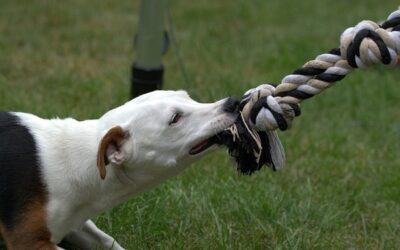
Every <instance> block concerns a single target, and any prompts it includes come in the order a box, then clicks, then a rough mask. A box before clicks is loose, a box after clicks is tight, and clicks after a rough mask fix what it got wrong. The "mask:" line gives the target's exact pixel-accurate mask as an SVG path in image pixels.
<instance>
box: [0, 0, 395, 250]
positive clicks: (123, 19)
mask: <svg viewBox="0 0 400 250" xmlns="http://www.w3.org/2000/svg"><path fill="white" fill-rule="evenodd" d="M137 2H138V1H111V0H101V1H100V0H98V1H80V0H71V1H68V2H60V1H50V0H38V1H11V0H0V109H1V110H17V111H25V112H31V113H35V114H37V115H40V116H44V117H55V116H59V117H66V116H73V117H75V118H77V119H88V118H95V117H99V116H100V115H101V114H102V113H104V112H105V111H107V110H108V109H110V108H112V107H115V106H118V105H120V104H121V103H123V102H124V101H126V100H127V99H128V97H129V73H130V65H131V63H132V60H133V58H134V54H135V52H134V51H133V49H132V37H133V33H134V30H135V29H136V25H137V21H138V20H137V19H138V16H137V14H138V13H137V11H138V4H137ZM397 5H398V1H394V0H386V1H384V2H383V1H372V0H354V1H344V0H338V1H316V0H308V1H296V2H294V1H289V0H269V1H261V0H253V1H249V0H239V1H228V0H220V1H212V0H208V1H185V0H171V1H170V8H171V14H172V16H173V19H174V23H175V26H176V27H175V30H176V39H177V41H178V43H179V46H180V49H181V53H182V55H183V57H184V60H185V62H186V65H187V68H188V72H189V74H190V76H191V79H192V81H193V82H192V85H191V86H190V88H191V89H192V91H191V94H192V95H193V96H195V97H197V99H199V100H201V101H214V100H216V99H219V98H222V97H225V96H228V95H236V96H240V95H241V94H242V93H244V91H246V90H247V89H249V88H250V87H254V86H256V85H258V84H259V83H262V82H279V80H280V79H281V78H282V77H283V76H284V75H286V74H288V73H290V72H292V71H293V70H294V69H295V68H297V67H299V66H301V65H302V64H303V63H304V62H305V61H306V60H309V59H311V58H314V57H315V56H316V55H317V54H319V53H321V52H326V51H328V50H330V49H331V48H333V47H336V46H338V39H339V36H340V34H341V32H342V31H343V30H344V29H345V28H347V27H349V26H353V25H354V24H356V23H357V22H358V21H360V20H362V19H371V20H382V19H384V18H386V16H387V15H388V14H389V13H390V12H391V11H393V10H395V9H396V8H397ZM164 63H165V66H166V69H167V71H166V75H165V85H164V88H166V89H178V88H189V86H188V85H186V84H185V82H184V80H183V78H182V76H181V73H180V70H179V67H178V62H177V59H176V57H175V54H174V53H173V51H170V52H169V53H168V54H167V55H166V56H165V58H164ZM399 80H400V73H399V71H398V70H390V71H389V70H385V69H383V68H376V69H374V70H369V71H357V72H354V73H352V74H351V75H350V76H348V77H346V78H345V79H344V80H342V81H341V82H340V83H338V84H337V85H336V86H335V87H333V88H332V89H330V90H328V91H326V92H325V93H323V94H321V95H319V96H317V97H315V98H313V99H311V100H308V101H306V102H304V104H303V105H302V111H303V114H302V115H301V116H300V117H299V118H298V119H297V121H296V122H295V124H294V127H293V128H292V129H291V130H290V131H287V132H284V133H280V135H281V138H282V140H283V143H284V145H285V148H286V152H287V158H288V161H287V166H286V168H285V169H284V170H282V171H280V172H276V173H273V172H271V171H269V170H263V171H260V172H258V173H256V174H255V175H253V176H251V177H248V176H239V175H237V174H236V173H235V170H234V167H233V165H232V163H231V161H230V160H229V159H228V157H227V154H226V153H225V152H223V151H220V152H217V153H214V154H212V155H209V156H207V157H206V158H205V159H203V160H201V161H199V162H197V163H196V164H194V165H193V166H192V167H191V168H189V169H188V170H187V171H185V172H184V173H183V174H182V175H180V176H178V177H176V178H173V179H172V180H169V181H168V182H167V183H165V184H162V185H160V186H159V187H158V188H156V189H155V190H152V191H150V192H148V193H145V194H143V195H141V196H140V197H138V198H136V199H133V200H132V201H130V202H128V203H126V204H123V205H121V206H119V207H116V208H114V209H113V210H111V212H110V215H111V217H110V218H108V217H107V216H106V215H105V214H103V215H101V216H99V217H98V218H94V219H95V221H96V222H97V224H98V225H99V226H100V227H101V228H102V229H104V230H105V231H106V232H107V233H110V234H112V235H113V236H114V237H115V238H116V239H117V240H118V241H119V242H120V243H121V244H122V245H124V246H125V247H126V248H127V249H396V248H398V246H399V245H400V238H399V237H398V236H399V233H400V222H399V215H400V154H399V152H400V142H399V139H400V125H399V124H400V109H399V105H400V101H399V100H400V99H399V96H400V85H399ZM0 248H1V247H0Z"/></svg>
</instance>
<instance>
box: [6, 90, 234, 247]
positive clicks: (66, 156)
mask: <svg viewBox="0 0 400 250" xmlns="http://www.w3.org/2000/svg"><path fill="white" fill-rule="evenodd" d="M238 104H239V103H238V101H237V100H236V99H234V98H227V99H223V100H220V101H218V102H215V103H199V102H196V101H194V100H192V99H191V98H190V97H189V95H188V94H187V93H186V92H185V91H182V90H181V91H161V90H159V91H153V92H150V93H148V94H145V95H142V96H139V97H137V98H135V99H133V100H131V101H129V102H127V103H125V104H123V105H122V106H119V107H117V108H115V109H112V110H110V111H108V112H107V113H105V114H104V115H103V116H102V117H100V118H99V119H97V120H85V121H77V120H75V119H72V118H67V119H50V120H47V119H42V118H39V117H37V116H35V115H32V114H27V113H18V112H1V113H0V232H1V235H0V236H2V238H3V239H4V240H5V244H6V246H7V247H8V249H17V250H20V249H41V250H43V249H46V250H47V249H64V248H62V247H65V246H66V245H67V246H73V247H74V248H78V249H95V248H100V249H114V250H120V249H123V248H122V247H121V246H120V245H119V244H118V243H117V242H116V241H115V240H114V239H113V238H112V237H111V236H109V235H107V234H106V233H104V232H102V231H101V230H100V229H98V228H97V227H96V225H95V224H94V223H93V222H92V221H91V220H90V218H92V217H94V216H96V215H98V214H99V213H101V212H103V211H105V210H107V209H109V208H111V207H113V206H116V205H117V204H120V203H122V202H125V201H127V200H128V199H131V198H132V197H134V196H137V195H138V194H140V193H142V192H144V191H146V190H149V189H150V188H152V187H154V186H155V185H157V184H159V183H161V182H162V181H164V180H166V179H168V178H170V177H172V176H175V175H177V174H178V173H180V172H181V171H182V170H184V169H185V168H186V167H187V166H189V164H190V163H191V162H193V161H194V160H195V159H198V158H199V157H200V156H202V155H204V154H206V153H208V152H210V151H212V150H213V149H215V148H217V147H218V145H216V140H215V136H216V135H217V134H218V133H220V132H221V131H223V130H225V129H227V128H228V127H230V126H231V125H232V124H233V123H234V122H235V120H236V118H237V117H238ZM0 238H1V237H0Z"/></svg>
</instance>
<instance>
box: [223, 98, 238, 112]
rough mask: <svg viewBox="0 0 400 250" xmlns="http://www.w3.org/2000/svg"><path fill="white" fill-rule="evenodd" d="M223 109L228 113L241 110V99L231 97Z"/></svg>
mask: <svg viewBox="0 0 400 250" xmlns="http://www.w3.org/2000/svg"><path fill="white" fill-rule="evenodd" d="M223 110H224V111H225V112H228V113H235V112H237V111H239V100H238V99H236V98H234V97H229V98H228V99H226V101H225V103H224V106H223Z"/></svg>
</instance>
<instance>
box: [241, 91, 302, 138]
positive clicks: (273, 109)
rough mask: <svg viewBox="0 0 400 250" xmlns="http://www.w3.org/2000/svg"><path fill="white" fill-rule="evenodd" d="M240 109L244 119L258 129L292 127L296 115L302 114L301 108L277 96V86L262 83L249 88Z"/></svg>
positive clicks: (269, 129) (268, 129)
mask: <svg viewBox="0 0 400 250" xmlns="http://www.w3.org/2000/svg"><path fill="white" fill-rule="evenodd" d="M240 109H241V110H242V113H243V116H244V119H245V120H246V121H248V122H249V123H250V126H251V127H254V128H255V129H256V130H257V131H273V130H276V129H277V128H279V129H280V130H282V131H284V130H286V129H288V128H290V127H291V125H292V122H293V119H294V117H296V116H299V115H300V108H299V106H298V105H297V104H296V103H294V102H288V100H284V99H282V98H280V97H277V96H275V86H273V85H271V84H262V85H260V86H258V87H256V88H253V89H250V90H248V91H247V92H246V93H245V94H244V96H243V99H242V101H241V104H240Z"/></svg>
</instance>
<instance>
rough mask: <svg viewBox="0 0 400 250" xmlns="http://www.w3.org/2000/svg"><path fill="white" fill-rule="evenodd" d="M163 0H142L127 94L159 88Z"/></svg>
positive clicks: (165, 43) (163, 36) (164, 47)
mask: <svg viewBox="0 0 400 250" xmlns="http://www.w3.org/2000/svg"><path fill="white" fill-rule="evenodd" d="M165 9H166V1H165V0H142V1H141V4H140V13H139V28H138V33H137V35H136V37H135V49H136V59H135V62H134V63H133V65H132V78H131V84H132V86H131V97H132V98H134V97H137V96H139V95H142V94H144V93H147V92H150V91H153V90H156V89H160V88H161V85H162V82H163V75H164V67H163V65H162V61H161V59H162V55H163V54H164V53H165V52H166V50H167V47H168V37H167V35H166V33H165V32H164V16H165Z"/></svg>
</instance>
